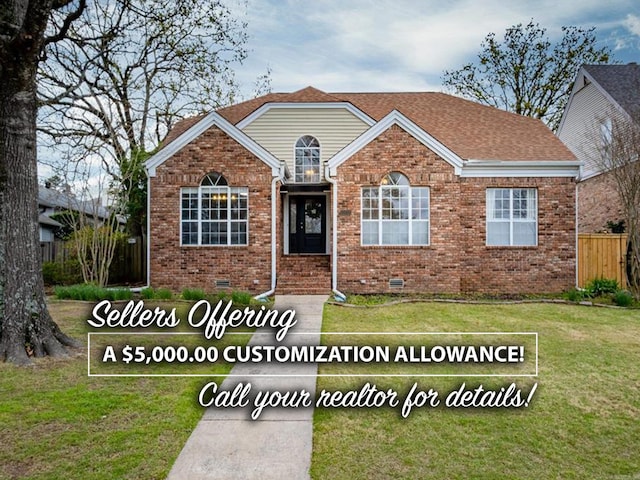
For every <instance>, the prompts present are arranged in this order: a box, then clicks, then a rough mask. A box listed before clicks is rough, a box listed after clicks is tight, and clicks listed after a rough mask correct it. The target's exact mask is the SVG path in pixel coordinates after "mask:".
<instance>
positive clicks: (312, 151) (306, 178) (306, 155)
mask: <svg viewBox="0 0 640 480" xmlns="http://www.w3.org/2000/svg"><path fill="white" fill-rule="evenodd" d="M295 151H296V152H295V153H296V158H295V180H296V183H320V144H319V143H318V140H317V139H316V138H315V137H312V136H311V135H305V136H303V137H300V138H299V139H298V141H297V142H296V148H295Z"/></svg>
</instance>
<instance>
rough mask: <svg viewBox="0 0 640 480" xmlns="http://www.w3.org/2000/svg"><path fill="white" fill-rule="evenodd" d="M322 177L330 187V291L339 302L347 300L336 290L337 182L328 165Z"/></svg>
mask: <svg viewBox="0 0 640 480" xmlns="http://www.w3.org/2000/svg"><path fill="white" fill-rule="evenodd" d="M324 177H325V178H326V179H327V182H329V183H330V184H331V186H332V188H331V292H332V293H333V296H334V297H335V299H336V300H337V301H339V302H344V301H346V300H347V296H346V295H345V294H344V293H342V292H341V291H340V290H338V182H337V180H335V179H333V178H331V174H330V173H329V166H326V167H325V169H324Z"/></svg>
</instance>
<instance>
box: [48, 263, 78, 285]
mask: <svg viewBox="0 0 640 480" xmlns="http://www.w3.org/2000/svg"><path fill="white" fill-rule="evenodd" d="M42 278H43V280H44V284H45V285H73V284H77V283H79V282H81V281H82V271H81V269H80V263H79V262H78V260H77V259H70V260H66V261H65V262H64V263H60V262H44V263H43V264H42Z"/></svg>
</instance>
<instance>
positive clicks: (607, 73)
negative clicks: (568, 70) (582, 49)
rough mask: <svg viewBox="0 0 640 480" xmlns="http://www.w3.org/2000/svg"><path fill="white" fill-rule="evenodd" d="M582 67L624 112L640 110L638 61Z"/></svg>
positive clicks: (630, 113)
mask: <svg viewBox="0 0 640 480" xmlns="http://www.w3.org/2000/svg"><path fill="white" fill-rule="evenodd" d="M582 69H583V70H584V71H585V72H586V73H587V74H588V76H589V77H590V78H591V79H593V81H594V82H595V83H596V84H597V85H598V86H599V88H600V89H601V90H602V91H603V93H604V94H605V95H608V96H609V97H610V99H611V100H613V102H615V103H616V104H617V105H618V106H619V107H620V108H621V109H622V110H623V111H624V112H626V113H627V114H629V115H635V114H636V112H637V111H638V110H640V96H639V95H638V93H637V92H638V89H640V66H639V65H638V64H637V63H636V62H630V63H627V64H611V65H606V64H605V65H583V66H582Z"/></svg>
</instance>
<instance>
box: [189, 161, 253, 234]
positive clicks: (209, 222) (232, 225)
mask: <svg viewBox="0 0 640 480" xmlns="http://www.w3.org/2000/svg"><path fill="white" fill-rule="evenodd" d="M248 199H249V190H248V188H246V187H230V186H229V185H228V184H227V181H226V179H225V178H224V177H223V176H222V175H220V174H218V173H210V174H209V175H207V176H206V177H204V179H203V180H202V182H201V183H200V186H199V187H192V188H183V189H181V209H180V211H181V222H180V226H181V228H180V230H181V232H180V233H181V240H182V245H247V241H248V235H247V227H248V217H249V215H248V214H249V206H248Z"/></svg>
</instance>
